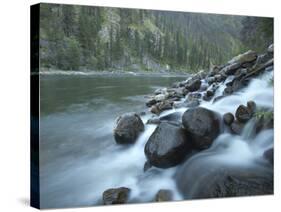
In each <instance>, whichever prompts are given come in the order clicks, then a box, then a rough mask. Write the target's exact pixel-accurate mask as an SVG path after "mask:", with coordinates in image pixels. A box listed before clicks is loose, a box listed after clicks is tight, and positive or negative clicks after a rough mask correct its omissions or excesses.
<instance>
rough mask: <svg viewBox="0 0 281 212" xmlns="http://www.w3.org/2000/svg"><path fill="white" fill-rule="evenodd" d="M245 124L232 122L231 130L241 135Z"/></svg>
mask: <svg viewBox="0 0 281 212" xmlns="http://www.w3.org/2000/svg"><path fill="white" fill-rule="evenodd" d="M244 126H245V124H244V123H241V122H239V121H237V120H235V121H234V122H232V124H231V125H230V129H231V131H232V132H233V133H234V134H236V135H241V133H242V131H243V128H244Z"/></svg>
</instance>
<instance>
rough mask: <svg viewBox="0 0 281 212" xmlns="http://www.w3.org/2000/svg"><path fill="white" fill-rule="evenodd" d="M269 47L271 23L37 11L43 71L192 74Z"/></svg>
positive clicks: (112, 11) (54, 7) (109, 11)
mask: <svg viewBox="0 0 281 212" xmlns="http://www.w3.org/2000/svg"><path fill="white" fill-rule="evenodd" d="M272 42H273V19H271V18H257V17H243V16H226V15H214V14H200V13H184V12H169V11H155V10H141V9H120V8H105V7H88V6H73V5H60V4H41V6H40V64H41V67H42V68H49V69H60V70H95V71H98V70H130V71H135V70H150V71H157V70H158V71H159V70H163V69H165V70H184V71H196V70H199V69H204V68H208V67H209V66H210V65H212V64H222V63H224V62H226V61H227V60H228V59H229V58H231V57H233V56H235V55H237V54H238V53H240V52H241V51H243V50H245V49H249V48H251V49H253V50H256V51H262V50H264V48H265V47H267V46H268V45H269V44H270V43H272Z"/></svg>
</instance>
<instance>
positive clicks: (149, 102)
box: [145, 99, 157, 107]
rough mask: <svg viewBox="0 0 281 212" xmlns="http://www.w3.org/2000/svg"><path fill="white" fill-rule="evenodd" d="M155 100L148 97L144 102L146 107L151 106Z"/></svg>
mask: <svg viewBox="0 0 281 212" xmlns="http://www.w3.org/2000/svg"><path fill="white" fill-rule="evenodd" d="M156 103H157V101H156V100H155V99H149V100H148V101H147V102H146V103H145V104H146V106H147V107H151V106H152V105H155V104H156Z"/></svg>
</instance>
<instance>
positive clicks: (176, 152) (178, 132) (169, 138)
mask: <svg viewBox="0 0 281 212" xmlns="http://www.w3.org/2000/svg"><path fill="white" fill-rule="evenodd" d="M190 150H191V142H190V140H189V138H188V136H187V133H186V132H185V130H184V129H182V128H181V127H179V126H177V125H174V124H171V123H167V122H161V123H160V124H159V125H158V127H157V128H156V129H155V131H154V132H153V133H152V135H151V136H150V137H149V139H148V141H147V143H146V145H145V148H144V152H145V155H146V157H147V159H148V161H149V162H150V164H151V165H153V166H156V167H159V168H169V167H172V166H175V165H178V164H179V163H181V162H182V161H183V160H184V158H185V157H186V155H187V154H188V153H189V152H190Z"/></svg>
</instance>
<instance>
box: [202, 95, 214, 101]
mask: <svg viewBox="0 0 281 212" xmlns="http://www.w3.org/2000/svg"><path fill="white" fill-rule="evenodd" d="M202 99H203V100H204V101H210V100H211V99H212V96H208V95H207V93H205V94H204V95H203V97H202Z"/></svg>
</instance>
